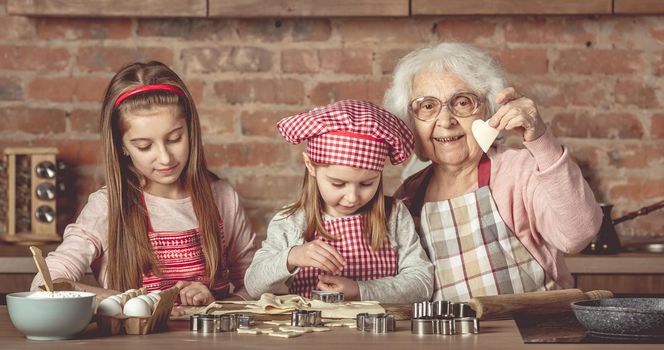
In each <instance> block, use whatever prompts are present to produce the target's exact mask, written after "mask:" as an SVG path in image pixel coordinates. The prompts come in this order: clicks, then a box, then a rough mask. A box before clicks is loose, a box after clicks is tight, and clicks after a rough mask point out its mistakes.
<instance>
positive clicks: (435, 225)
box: [421, 156, 560, 301]
mask: <svg viewBox="0 0 664 350" xmlns="http://www.w3.org/2000/svg"><path fill="white" fill-rule="evenodd" d="M478 173H479V174H478V175H479V176H478V178H479V179H478V180H479V189H478V190H477V191H475V192H473V193H467V194H465V195H463V196H459V197H456V198H452V199H448V200H443V201H439V202H427V203H424V205H423V207H422V215H421V225H422V232H423V235H422V236H423V238H425V239H424V240H423V241H424V242H425V249H426V250H427V253H428V255H429V258H430V259H431V261H432V262H433V263H434V266H435V275H434V277H435V278H434V281H435V282H434V294H433V299H434V300H449V301H467V300H468V299H470V298H472V297H477V296H485V295H497V294H513V293H524V292H533V291H542V290H550V289H559V288H560V287H559V286H557V285H556V284H555V282H554V281H553V280H552V279H551V278H550V277H549V276H548V275H547V274H546V272H545V271H544V268H542V266H541V265H540V264H539V263H538V262H537V260H535V258H533V256H532V255H531V254H530V252H528V250H527V249H526V247H525V246H524V245H523V244H522V243H521V241H519V239H518V238H517V236H516V235H515V234H514V233H513V232H512V231H511V230H510V228H509V227H508V226H507V225H506V224H505V222H504V221H503V219H502V218H501V217H500V214H499V213H498V209H497V207H496V203H495V202H494V200H493V196H492V195H491V190H490V189H489V177H490V175H491V161H490V160H489V158H487V157H486V156H485V157H484V158H482V161H480V165H479V168H478Z"/></svg>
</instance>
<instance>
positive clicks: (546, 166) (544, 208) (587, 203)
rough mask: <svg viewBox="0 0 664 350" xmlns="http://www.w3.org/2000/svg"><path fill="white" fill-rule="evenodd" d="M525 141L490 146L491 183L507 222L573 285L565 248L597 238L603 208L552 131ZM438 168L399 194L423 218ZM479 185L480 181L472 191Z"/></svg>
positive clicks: (561, 280)
mask: <svg viewBox="0 0 664 350" xmlns="http://www.w3.org/2000/svg"><path fill="white" fill-rule="evenodd" d="M524 145H525V147H526V149H514V148H509V147H506V146H503V145H498V146H495V147H492V148H491V149H490V150H489V152H488V153H487V155H488V156H489V159H491V180H490V183H489V188H490V189H491V192H492V194H493V197H494V200H495V201H496V206H497V207H498V212H499V213H500V216H501V217H502V218H503V220H504V221H505V223H506V224H507V226H508V227H509V228H510V229H511V230H512V232H514V233H515V234H516V236H517V237H518V238H519V240H520V241H521V243H522V244H523V245H524V246H525V247H526V248H527V249H528V251H530V253H531V254H532V255H533V257H534V258H535V259H536V260H537V261H538V262H539V263H540V265H542V267H543V268H544V269H545V270H546V272H547V273H548V274H549V276H551V278H553V279H554V280H555V281H556V282H557V283H558V285H560V286H561V287H563V288H571V287H572V286H573V285H574V280H573V278H572V275H571V274H570V272H569V270H568V269H567V266H566V265H565V261H564V257H563V253H577V252H579V251H581V250H582V249H583V248H584V247H585V246H586V245H587V244H588V243H589V242H590V241H591V240H592V238H593V237H594V236H595V234H597V232H598V231H599V227H600V225H601V223H602V211H601V209H600V207H599V205H598V204H597V202H596V201H595V197H594V195H593V193H592V191H591V190H590V187H589V186H588V184H587V183H586V181H585V180H584V179H583V176H582V174H581V170H580V169H579V167H578V166H577V165H576V163H574V161H573V160H572V159H571V157H570V154H569V151H568V150H567V149H566V148H564V147H562V146H561V145H560V144H559V143H558V141H557V140H556V139H555V137H554V136H553V135H552V134H551V132H550V131H549V130H547V131H546V133H544V135H542V136H541V137H540V138H538V139H537V140H535V141H531V142H524ZM432 170H433V168H432V166H429V167H427V168H426V169H424V170H422V171H421V172H419V173H417V174H415V175H413V176H411V177H410V178H408V179H406V181H404V183H403V184H402V185H401V187H400V188H399V189H397V192H396V193H395V195H394V196H395V197H396V198H399V199H402V200H403V201H404V203H405V204H406V205H407V206H408V208H409V209H410V211H411V214H412V215H413V217H416V218H418V219H419V217H420V211H421V209H422V203H421V198H423V197H421V196H422V195H423V193H424V191H425V190H426V187H427V185H428V178H429V177H427V174H430V173H431V172H432ZM477 188H478V186H477V183H475V185H474V186H472V187H471V188H469V189H468V191H467V193H470V192H474V191H476V190H477ZM418 194H419V196H418ZM418 198H420V199H419V200H418ZM418 222H419V220H418ZM418 229H419V227H418Z"/></svg>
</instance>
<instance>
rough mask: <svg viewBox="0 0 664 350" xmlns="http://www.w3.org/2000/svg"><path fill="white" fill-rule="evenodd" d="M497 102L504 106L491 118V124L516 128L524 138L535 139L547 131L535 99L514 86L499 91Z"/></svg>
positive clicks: (503, 128) (527, 139)
mask: <svg viewBox="0 0 664 350" xmlns="http://www.w3.org/2000/svg"><path fill="white" fill-rule="evenodd" d="M496 103H498V104H501V105H502V107H500V108H499V109H498V111H496V113H495V114H494V115H493V116H492V117H491V118H490V119H489V126H491V127H493V128H495V129H498V130H514V131H516V132H517V133H519V134H521V136H522V137H523V140H524V141H526V142H528V141H535V140H537V139H538V138H539V137H540V136H542V135H543V134H544V132H545V131H546V124H544V121H543V120H542V118H540V115H539V112H538V111H537V107H536V106H535V102H533V100H531V99H529V98H527V97H523V96H522V95H521V94H520V93H519V92H517V91H516V89H514V88H513V87H508V88H507V89H505V90H503V91H501V92H500V93H498V96H496Z"/></svg>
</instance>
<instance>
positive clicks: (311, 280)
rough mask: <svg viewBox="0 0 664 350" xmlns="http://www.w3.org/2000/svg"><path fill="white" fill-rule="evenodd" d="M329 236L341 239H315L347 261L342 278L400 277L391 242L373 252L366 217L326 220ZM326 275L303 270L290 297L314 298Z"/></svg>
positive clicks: (385, 242) (314, 270)
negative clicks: (366, 226)
mask: <svg viewBox="0 0 664 350" xmlns="http://www.w3.org/2000/svg"><path fill="white" fill-rule="evenodd" d="M324 221H325V224H324V226H325V230H326V231H327V234H328V235H330V236H332V237H338V239H335V240H330V239H327V238H325V237H323V236H321V235H318V237H317V238H316V239H320V240H321V241H323V242H325V243H327V244H329V245H330V246H332V247H333V248H334V249H336V250H337V251H338V252H339V254H340V255H341V256H343V257H344V259H346V267H345V268H344V269H343V271H342V272H341V276H343V277H347V278H350V279H352V280H353V281H368V280H374V279H377V278H382V277H387V276H394V275H396V274H397V255H396V252H395V251H394V249H393V248H392V243H390V240H389V239H387V238H386V239H385V240H384V242H383V246H382V247H381V248H380V249H378V250H377V251H373V250H371V242H369V240H368V239H367V238H366V235H365V234H364V232H363V231H362V229H363V227H364V216H363V215H362V214H357V215H353V216H348V217H342V218H329V219H328V218H325V220H324ZM322 273H323V272H322V271H321V270H320V269H318V268H315V267H302V268H300V271H298V273H297V274H296V275H295V277H293V281H292V282H291V284H290V287H289V293H291V294H299V295H302V296H304V297H307V298H311V291H312V290H316V289H318V288H316V285H317V284H318V275H320V274H322Z"/></svg>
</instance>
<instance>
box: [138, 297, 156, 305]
mask: <svg viewBox="0 0 664 350" xmlns="http://www.w3.org/2000/svg"><path fill="white" fill-rule="evenodd" d="M137 298H139V299H142V300H144V301H145V302H146V303H148V305H150V307H152V305H154V300H152V298H150V297H148V296H147V295H139V296H137Z"/></svg>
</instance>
